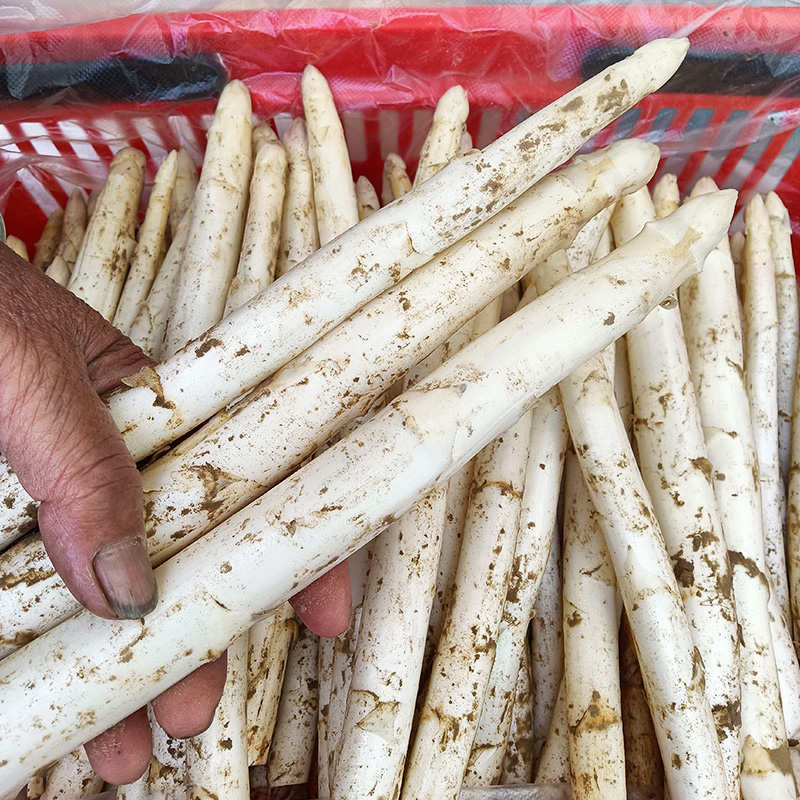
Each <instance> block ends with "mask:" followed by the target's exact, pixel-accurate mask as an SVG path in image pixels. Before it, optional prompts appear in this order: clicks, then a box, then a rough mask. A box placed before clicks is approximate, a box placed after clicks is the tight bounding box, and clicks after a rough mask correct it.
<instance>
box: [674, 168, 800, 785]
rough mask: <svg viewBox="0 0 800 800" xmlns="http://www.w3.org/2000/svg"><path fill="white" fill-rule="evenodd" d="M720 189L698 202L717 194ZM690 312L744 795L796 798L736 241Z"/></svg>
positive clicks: (691, 290)
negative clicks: (728, 591) (724, 587)
mask: <svg viewBox="0 0 800 800" xmlns="http://www.w3.org/2000/svg"><path fill="white" fill-rule="evenodd" d="M715 188H716V187H715V186H714V184H713V182H711V181H704V182H703V183H702V184H700V183H698V186H696V187H695V190H694V191H695V192H697V193H699V192H702V191H713V190H714V189H715ZM680 308H681V317H682V320H683V327H684V336H685V340H686V345H687V351H688V354H689V363H690V366H691V373H692V380H693V382H694V387H695V393H696V395H697V404H698V408H699V409H700V418H701V420H702V423H703V433H704V435H705V442H706V451H707V454H708V459H709V461H710V462H711V464H712V467H713V472H712V475H713V477H714V489H715V493H716V496H717V502H718V504H719V509H720V513H721V515H722V526H723V530H724V533H725V541H726V544H727V546H728V557H729V560H730V562H731V566H732V569H733V596H734V599H735V601H736V612H737V617H738V623H739V631H740V633H739V657H740V660H741V671H740V677H741V691H742V706H741V716H742V732H741V746H742V757H743V761H742V766H741V770H740V780H741V786H742V795H743V797H744V798H745V800H747V798H758V797H766V796H768V797H775V798H778V797H782V798H789V797H791V798H792V799H793V798H795V797H796V794H795V791H794V780H793V779H792V777H791V769H790V765H789V754H788V749H787V744H786V731H785V725H784V721H783V716H782V712H781V706H780V695H779V688H778V676H777V671H776V667H775V658H774V654H773V648H772V640H771V636H770V631H769V615H768V613H767V592H768V589H767V579H766V574H765V570H766V567H765V564H764V543H763V538H762V535H761V525H762V522H761V503H760V499H759V487H758V478H757V476H758V461H757V456H756V451H755V442H754V438H753V429H752V423H751V420H750V409H749V404H748V401H747V395H746V392H745V387H744V370H743V353H742V332H741V327H740V318H739V309H738V297H737V292H736V284H735V276H734V267H733V261H732V259H731V256H730V251H729V246H728V241H727V239H723V240H722V241H721V242H720V244H719V246H718V247H717V248H716V249H715V250H714V251H713V252H712V253H711V255H710V256H709V257H708V259H707V260H706V263H705V266H704V268H703V272H702V274H701V277H699V278H697V279H695V278H692V279H690V280H689V281H688V282H687V283H686V284H685V285H684V286H682V287H681V290H680Z"/></svg>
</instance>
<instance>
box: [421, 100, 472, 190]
mask: <svg viewBox="0 0 800 800" xmlns="http://www.w3.org/2000/svg"><path fill="white" fill-rule="evenodd" d="M468 114H469V103H468V101H467V93H466V92H465V91H464V89H463V88H462V87H461V86H452V87H451V88H450V89H448V90H447V91H446V92H445V93H444V94H443V95H442V96H441V98H440V99H439V102H438V103H437V104H436V110H435V111H434V112H433V123H432V125H431V129H430V131H429V132H428V136H427V138H426V139H425V142H424V143H423V145H422V150H421V151H420V154H419V164H418V165H417V171H416V174H415V175H414V183H413V185H414V186H419V185H420V184H421V183H423V182H424V181H426V180H428V178H430V177H432V176H433V175H435V174H436V173H437V172H438V171H439V170H440V169H441V168H442V167H444V166H446V165H447V164H448V163H449V162H450V161H452V159H454V158H455V157H456V156H457V155H458V151H459V146H460V144H461V130H462V128H463V127H464V125H465V124H466V121H467V115H468Z"/></svg>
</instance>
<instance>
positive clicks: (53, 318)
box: [0, 245, 157, 619]
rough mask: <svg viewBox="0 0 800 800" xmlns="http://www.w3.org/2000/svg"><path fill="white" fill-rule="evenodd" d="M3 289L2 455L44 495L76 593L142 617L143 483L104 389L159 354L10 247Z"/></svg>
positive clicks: (53, 551) (152, 592)
mask: <svg viewBox="0 0 800 800" xmlns="http://www.w3.org/2000/svg"><path fill="white" fill-rule="evenodd" d="M0 296H1V297H3V304H2V308H0V451H2V453H3V454H4V455H5V456H6V458H7V459H8V462H9V465H10V466H11V468H12V469H13V470H14V471H15V472H16V474H17V477H18V478H19V480H20V483H21V484H22V486H23V487H24V488H25V490H26V491H27V492H28V493H29V494H30V495H31V496H32V497H33V498H34V499H35V500H37V501H39V503H40V506H39V530H40V532H41V535H42V541H43V542H44V546H45V548H46V549H47V553H48V555H49V557H50V559H51V561H52V562H53V566H54V567H55V568H56V570H57V571H58V573H59V575H60V576H61V577H62V579H63V580H64V582H65V583H66V585H67V587H68V588H69V590H70V591H71V592H72V594H73V595H74V596H75V598H76V599H77V600H78V601H79V602H80V603H82V604H83V605H84V606H85V607H86V608H88V609H89V610H90V611H92V612H94V613H95V614H98V615H99V616H102V617H110V618H114V617H122V618H127V619H136V618H139V617H141V616H143V615H144V614H146V613H148V612H149V611H151V610H152V609H153V607H154V606H155V603H156V600H157V589H156V584H155V579H154V577H153V573H152V569H151V567H150V561H149V558H148V555H147V547H146V541H145V534H144V519H143V505H142V486H141V479H140V476H139V472H138V470H137V468H136V464H135V463H134V461H133V458H132V457H131V455H130V453H128V450H127V448H126V447H125V443H124V441H123V439H122V437H121V436H120V433H119V431H118V430H117V427H116V425H115V424H114V421H113V420H112V418H111V416H110V415H109V413H108V411H107V410H106V408H105V406H104V404H103V403H102V401H101V400H100V398H99V396H98V392H101V391H106V390H107V389H109V388H111V387H112V386H114V385H115V384H116V383H118V382H119V381H120V379H121V378H122V377H124V376H125V375H130V374H132V373H133V372H136V371H137V370H138V369H139V368H141V367H142V366H144V365H145V364H148V363H150V362H149V360H148V359H147V358H146V357H145V356H144V355H143V354H142V352H141V351H140V350H139V348H137V347H136V346H135V345H133V344H132V343H131V342H130V341H129V340H128V339H127V338H126V337H124V336H123V335H122V334H120V333H119V332H118V331H116V330H115V329H114V328H113V327H112V326H111V325H110V324H109V323H107V322H106V321H105V320H104V319H103V318H102V317H101V316H100V315H99V314H97V313H96V312H95V311H93V310H92V309H91V308H89V306H87V305H86V304H85V303H83V302H82V301H80V300H78V299H77V298H75V297H74V296H73V295H72V294H70V293H69V292H67V291H66V290H65V289H63V288H62V287H61V286H59V285H58V284H56V283H55V281H52V280H51V279H50V278H48V277H47V276H45V275H44V274H43V273H41V272H39V271H38V270H35V269H33V267H31V266H30V265H29V264H27V262H25V261H23V260H22V259H20V258H18V257H17V256H16V255H15V254H14V253H13V252H12V251H11V250H10V249H9V248H7V247H6V246H5V245H2V246H0Z"/></svg>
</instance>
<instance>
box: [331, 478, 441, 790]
mask: <svg viewBox="0 0 800 800" xmlns="http://www.w3.org/2000/svg"><path fill="white" fill-rule="evenodd" d="M443 498H444V490H443V489H442V488H440V489H437V490H435V491H433V492H431V493H430V494H428V495H427V496H426V497H424V498H423V499H422V500H420V502H419V503H417V505H416V506H414V508H412V509H411V510H410V511H409V512H408V513H406V514H404V515H403V516H402V517H401V518H400V519H399V520H398V521H396V522H394V523H393V524H392V525H390V526H389V527H388V528H387V529H386V530H385V531H384V532H383V533H382V534H381V535H380V536H379V537H378V538H377V539H376V540H375V542H374V543H373V549H372V562H371V565H370V570H369V578H368V581H367V588H366V594H365V597H364V606H363V613H362V620H361V628H360V634H359V646H358V650H357V651H356V655H355V660H354V663H353V673H352V679H351V682H350V688H349V692H348V696H347V711H346V717H345V721H344V730H343V735H342V740H341V746H340V749H339V757H338V763H337V767H336V770H335V772H334V776H333V781H332V783H331V792H330V796H331V798H349V797H366V796H372V795H374V796H376V797H392V796H397V795H398V793H399V790H400V783H401V779H402V774H403V766H404V764H405V757H406V750H407V747H408V740H409V736H410V732H411V723H412V717H413V713H414V699H415V697H416V695H417V688H418V686H419V677H420V669H421V664H422V655H423V652H424V644H425V632H426V630H427V616H428V612H429V611H430V604H431V600H432V596H433V587H434V573H435V570H436V565H437V562H438V556H439V550H440V547H441V531H442V524H441V521H442V517H443V516H444V504H443V503H442V500H443Z"/></svg>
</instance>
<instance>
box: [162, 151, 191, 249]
mask: <svg viewBox="0 0 800 800" xmlns="http://www.w3.org/2000/svg"><path fill="white" fill-rule="evenodd" d="M175 167H176V172H175V186H174V188H173V190H172V195H171V196H170V201H169V233H170V238H171V239H174V238H175V236H176V235H177V233H178V226H179V225H180V224H181V220H182V219H183V215H184V214H185V213H186V212H187V211H188V210H189V209H190V208H191V207H192V204H193V203H194V193H195V190H196V189H197V182H198V175H197V165H196V164H195V163H194V160H193V159H192V157H191V156H190V155H189V152H188V151H187V150H186V148H185V147H181V148H180V149H179V150H178V156H177V161H176V164H175Z"/></svg>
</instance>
